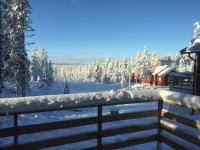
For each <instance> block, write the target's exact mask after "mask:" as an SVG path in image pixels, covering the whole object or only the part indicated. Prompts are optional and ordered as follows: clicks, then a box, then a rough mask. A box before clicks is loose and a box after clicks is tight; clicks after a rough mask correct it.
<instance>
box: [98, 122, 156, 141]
mask: <svg viewBox="0 0 200 150" xmlns="http://www.w3.org/2000/svg"><path fill="white" fill-rule="evenodd" d="M157 126H158V123H157V122H154V123H151V124H141V125H129V126H125V127H118V128H114V129H106V130H103V133H102V136H103V137H108V136H114V135H119V134H125V133H131V132H137V131H145V130H151V129H156V128H157Z"/></svg>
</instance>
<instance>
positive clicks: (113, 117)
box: [0, 97, 200, 150]
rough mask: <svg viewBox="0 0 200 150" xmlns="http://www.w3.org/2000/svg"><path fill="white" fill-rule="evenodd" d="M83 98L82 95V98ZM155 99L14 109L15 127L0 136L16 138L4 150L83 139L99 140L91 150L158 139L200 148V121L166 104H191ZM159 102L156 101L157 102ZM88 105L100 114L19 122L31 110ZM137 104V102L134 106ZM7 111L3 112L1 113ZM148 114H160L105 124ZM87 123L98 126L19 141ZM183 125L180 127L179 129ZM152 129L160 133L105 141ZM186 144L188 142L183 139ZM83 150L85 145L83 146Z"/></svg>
mask: <svg viewBox="0 0 200 150" xmlns="http://www.w3.org/2000/svg"><path fill="white" fill-rule="evenodd" d="M80 98H81V97H80ZM152 101H153V102H154V104H155V106H156V107H155V108H156V109H154V110H142V111H134V112H126V113H119V114H106V115H103V109H104V107H107V106H108V105H124V104H127V103H128V104H132V103H133V104H134V103H141V102H144V103H152ZM152 101H146V100H144V101H129V102H127V101H124V102H123V101H119V102H110V103H109V104H106V103H98V104H92V105H88V106H76V107H74V106H73V107H72V106H71V107H70V106H69V107H67V108H61V109H57V108H55V109H53V108H51V109H44V110H41V109H38V110H34V111H21V112H12V113H10V114H9V115H11V116H13V120H14V121H13V127H9V128H1V129H0V138H5V137H13V144H12V145H7V146H4V147H0V149H2V150H4V149H5V150H9V149H18V150H24V149H27V150H30V149H42V148H50V147H55V146H60V145H65V144H71V143H77V142H82V141H88V140H96V144H95V146H92V147H91V146H90V145H88V147H87V148H84V149H87V150H93V149H94V150H95V149H106V150H111V149H117V148H123V147H128V146H133V145H138V144H144V143H148V142H156V143H157V148H158V149H162V148H161V147H162V146H161V144H162V143H165V144H166V145H168V146H170V147H172V148H173V149H181V150H186V149H188V150H189V149H191V147H190V145H192V146H194V147H197V148H198V147H199V148H200V139H199V134H200V121H199V120H196V119H189V118H188V117H184V116H183V115H181V114H175V113H173V112H170V110H169V109H166V108H165V106H166V105H179V106H181V107H185V108H187V107H188V106H187V105H185V104H183V103H178V102H177V100H176V101H174V100H173V99H167V98H162V97H161V98H160V99H159V100H154V99H152ZM155 101H156V102H155ZM88 107H96V108H97V109H96V110H97V115H96V116H93V117H86V118H80V119H72V120H63V121H56V122H48V123H41V124H31V125H23V126H20V125H19V122H18V121H19V118H18V117H19V115H21V114H31V113H42V112H49V113H51V112H52V111H61V110H65V109H74V108H88ZM133 107H134V105H133ZM195 109H196V111H198V110H199V108H198V107H195ZM4 115H5V114H4V113H2V114H1V116H4ZM146 117H156V118H157V119H156V121H153V122H148V121H147V122H146V123H142V124H130V125H124V126H120V127H114V128H109V129H104V128H103V126H104V124H105V123H109V122H110V123H111V122H113V123H115V122H117V121H122V120H131V119H139V118H146ZM168 123H172V124H176V127H174V126H170V125H169V124H168ZM87 125H94V126H96V128H95V130H94V131H85V132H84V133H78V134H74V135H66V136H65V135H64V136H59V137H54V138H48V139H42V140H34V141H31V142H26V143H21V142H19V137H20V136H22V135H29V134H33V133H40V132H50V131H56V130H58V129H67V128H72V127H80V126H87ZM179 127H180V128H179ZM187 128H190V129H191V130H195V131H196V133H197V134H196V135H194V134H191V133H190V132H186V131H187ZM152 129H156V131H157V132H156V133H154V134H149V135H148V134H147V135H146V134H145V135H144V136H139V137H136V138H128V139H126V140H121V141H117V142H112V143H107V142H106V143H105V142H102V141H103V139H104V138H107V137H112V136H117V135H121V136H122V135H124V134H128V133H133V134H134V133H137V132H140V131H149V130H152ZM165 132H166V133H167V134H169V135H170V136H167V135H166V134H164V133H165ZM171 136H175V138H179V139H181V140H182V141H185V142H186V143H189V146H188V145H187V144H186V145H185V144H182V142H181V143H180V142H179V140H173V138H171ZM183 143H184V142H183ZM80 149H81V148H80Z"/></svg>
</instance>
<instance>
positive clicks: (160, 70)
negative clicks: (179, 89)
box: [152, 65, 168, 76]
mask: <svg viewBox="0 0 200 150" xmlns="http://www.w3.org/2000/svg"><path fill="white" fill-rule="evenodd" d="M167 67H168V66H167V65H164V66H157V67H156V68H155V70H154V72H153V73H152V75H153V76H155V75H158V74H159V73H161V72H162V71H163V70H165V69H166V68H167Z"/></svg>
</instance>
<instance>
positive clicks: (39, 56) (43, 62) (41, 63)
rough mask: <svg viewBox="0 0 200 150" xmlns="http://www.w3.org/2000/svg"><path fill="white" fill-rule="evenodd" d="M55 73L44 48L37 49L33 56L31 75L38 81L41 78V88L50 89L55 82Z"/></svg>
mask: <svg viewBox="0 0 200 150" xmlns="http://www.w3.org/2000/svg"><path fill="white" fill-rule="evenodd" d="M53 73H54V71H53V66H52V62H51V60H50V61H49V62H48V54H47V51H46V50H45V49H44V48H40V47H39V48H35V49H34V50H33V54H32V63H31V75H32V76H33V79H34V80H35V81H36V80H37V79H38V77H39V79H40V81H39V82H40V84H41V87H44V88H46V87H50V86H51V85H52V83H53V82H54V74H53Z"/></svg>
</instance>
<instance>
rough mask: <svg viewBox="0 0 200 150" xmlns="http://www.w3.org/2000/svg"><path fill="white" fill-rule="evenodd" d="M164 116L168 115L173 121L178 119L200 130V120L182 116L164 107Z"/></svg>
mask: <svg viewBox="0 0 200 150" xmlns="http://www.w3.org/2000/svg"><path fill="white" fill-rule="evenodd" d="M162 117H166V118H169V119H171V120H173V121H177V122H180V123H182V124H184V125H187V126H190V127H192V128H195V129H197V130H200V121H199V120H191V119H188V118H185V117H182V116H180V115H177V114H173V113H171V112H169V111H167V110H165V109H162Z"/></svg>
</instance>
